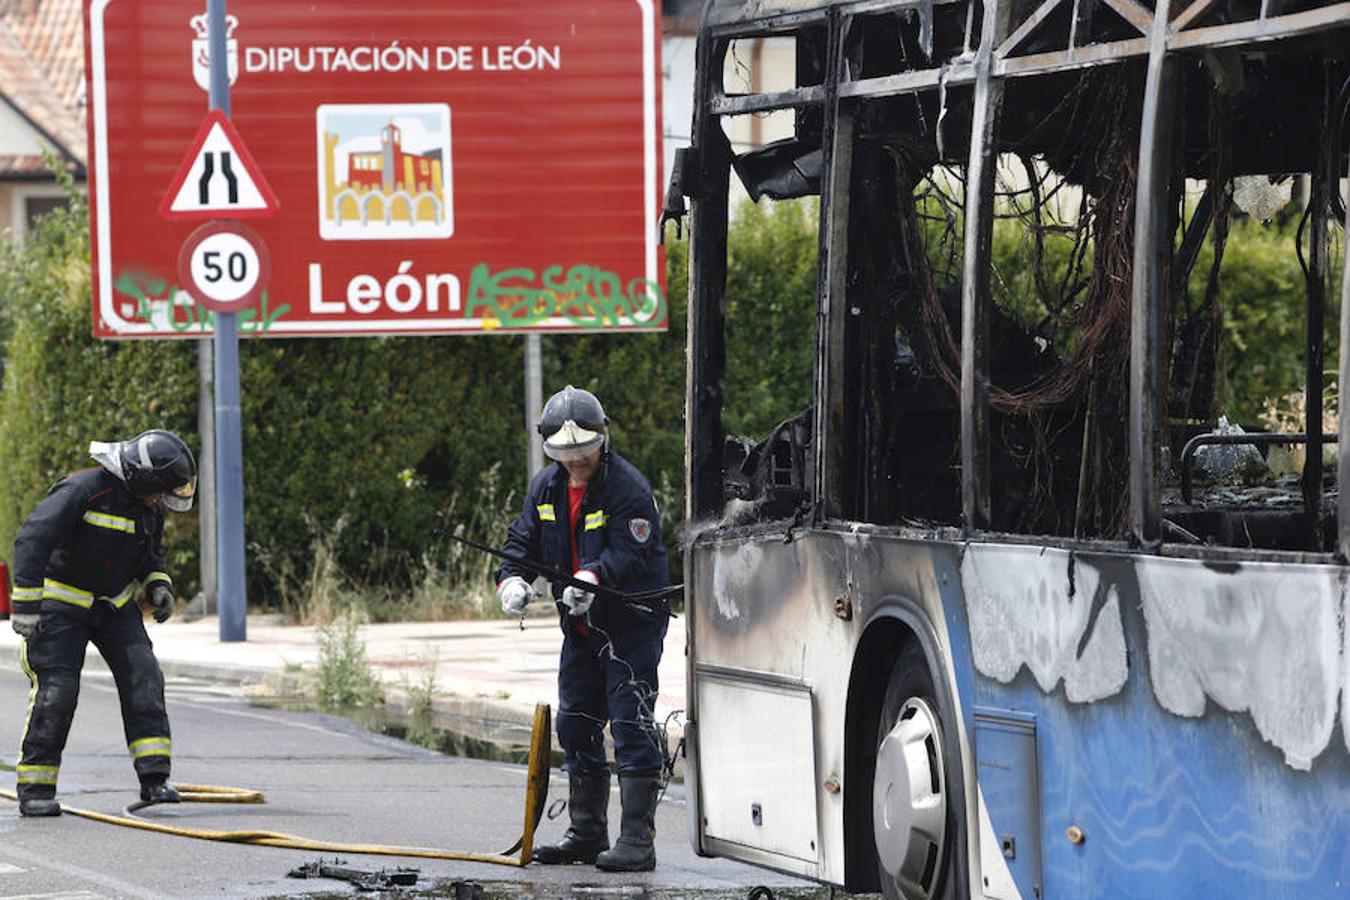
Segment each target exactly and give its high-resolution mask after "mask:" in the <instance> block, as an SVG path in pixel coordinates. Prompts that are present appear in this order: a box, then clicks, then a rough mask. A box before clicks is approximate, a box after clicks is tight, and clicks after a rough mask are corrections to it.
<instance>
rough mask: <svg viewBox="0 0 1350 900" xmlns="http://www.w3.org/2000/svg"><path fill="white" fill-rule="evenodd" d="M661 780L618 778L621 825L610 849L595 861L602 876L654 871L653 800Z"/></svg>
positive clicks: (654, 825)
mask: <svg viewBox="0 0 1350 900" xmlns="http://www.w3.org/2000/svg"><path fill="white" fill-rule="evenodd" d="M660 792H661V780H660V779H659V778H658V777H657V776H656V775H620V776H619V802H620V804H621V805H622V807H623V821H622V823H621V824H620V826H619V839H618V840H617V841H615V842H614V849H613V850H607V851H605V852H604V853H601V854H600V855H599V856H598V857H596V859H595V865H596V868H598V869H603V870H604V871H606V872H650V871H651V870H652V869H655V868H656V847H655V845H654V841H655V840H656V798H657V795H658V794H659V793H660Z"/></svg>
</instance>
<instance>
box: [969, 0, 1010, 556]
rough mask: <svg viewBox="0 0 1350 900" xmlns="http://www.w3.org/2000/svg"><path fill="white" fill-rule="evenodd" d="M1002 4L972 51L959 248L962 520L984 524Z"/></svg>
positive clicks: (987, 11) (989, 11)
mask: <svg viewBox="0 0 1350 900" xmlns="http://www.w3.org/2000/svg"><path fill="white" fill-rule="evenodd" d="M1008 7H1009V4H1008V3H1004V2H996V3H993V4H989V5H986V6H985V8H984V19H983V21H982V23H981V36H980V49H979V52H978V55H977V56H976V57H975V72H976V80H975V110H974V114H973V118H972V120H971V126H970V163H969V169H968V174H967V177H966V204H965V205H966V225H965V229H966V230H965V250H964V253H963V258H962V268H963V271H962V279H961V281H962V285H961V520H962V523H963V524H964V525H965V527H966V528H971V529H987V528H989V527H990V523H991V521H992V518H991V517H992V509H991V506H990V485H989V315H990V313H989V309H990V306H991V305H992V303H993V300H992V298H991V296H990V293H989V268H990V265H989V264H990V261H991V258H992V256H993V234H994V166H995V163H996V162H997V160H998V154H997V147H996V145H995V137H996V135H997V131H998V117H999V107H1000V106H1001V104H1002V100H1003V83H1002V81H1001V80H999V79H997V78H995V77H994V73H993V61H994V48H995V47H996V46H997V45H998V44H999V42H1000V41H1001V40H1002V38H1003V35H1004V33H1005V32H1006V31H1007V27H1008V15H1009V13H1008Z"/></svg>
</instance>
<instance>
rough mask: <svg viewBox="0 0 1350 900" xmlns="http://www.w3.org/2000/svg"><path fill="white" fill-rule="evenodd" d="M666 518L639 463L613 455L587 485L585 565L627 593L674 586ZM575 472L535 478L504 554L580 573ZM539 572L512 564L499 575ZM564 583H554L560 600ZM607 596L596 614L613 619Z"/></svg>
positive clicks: (554, 470) (549, 470) (557, 470)
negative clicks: (575, 566)
mask: <svg viewBox="0 0 1350 900" xmlns="http://www.w3.org/2000/svg"><path fill="white" fill-rule="evenodd" d="M660 519H661V517H660V515H659V513H658V511H657V508H656V500H655V499H654V498H653V497H652V489H651V486H650V485H649V484H648V483H647V479H646V478H644V477H643V476H642V473H641V472H639V471H638V470H637V469H636V468H635V467H634V466H633V464H632V463H630V462H628V460H626V459H624V458H623V457H622V456H620V455H619V454H617V453H615V452H613V451H612V450H611V451H608V452H606V453H605V456H604V459H603V460H601V463H600V468H599V469H597V470H596V472H595V474H594V475H592V476H591V480H590V482H589V483H588V484H587V485H586V496H585V497H584V498H583V499H582V501H581V513H580V515H578V516H577V524H576V535H575V536H576V543H577V560H578V561H579V564H580V565H579V568H582V569H586V570H588V571H590V572H593V573H595V576H596V577H597V578H598V579H599V580H600V583H601V584H602V585H604V586H605V587H611V588H614V589H616V590H620V591H628V592H634V591H648V590H656V589H658V588H663V587H666V586H667V585H669V584H670V580H669V565H668V563H667V560H666V548H665V546H664V545H663V544H662V543H661V520H660ZM567 529H568V515H567V470H566V469H564V468H563V467H562V466H561V465H557V464H555V465H551V466H546V467H545V468H544V469H542V470H541V471H540V472H539V473H538V474H536V475H535V476H534V478H533V479H532V480H531V481H530V490H529V493H528V494H527V495H526V497H525V508H524V509H523V510H521V513H520V516H518V517H517V518H516V520H515V521H514V522H512V523H511V526H510V528H509V529H508V530H507V536H506V543H505V545H504V546H503V548H502V549H504V550H505V551H507V552H508V553H512V554H515V555H516V556H523V557H525V558H526V559H530V560H533V561H535V562H539V563H542V564H543V565H546V566H551V567H552V568H554V569H558V570H561V571H564V572H567V573H568V574H569V575H570V574H571V573H572V545H571V536H570V535H569V534H568V530H567ZM511 575H519V576H521V577H522V578H524V579H525V580H526V581H531V580H533V578H534V575H533V573H531V572H529V571H527V570H525V569H523V568H521V567H519V566H516V565H514V564H512V563H510V562H507V563H504V564H503V565H502V566H501V568H499V569H498V570H497V580H498V581H499V582H500V581H501V580H502V579H504V578H507V577H509V576H511ZM563 587H564V585H561V584H555V585H553V598H554V599H555V600H557V599H559V598H561V597H562V592H563ZM606 605H607V604H606V601H605V598H603V597H601V598H597V600H596V603H595V606H593V607H592V608H591V614H592V615H593V616H596V615H599V616H600V617H602V618H604V617H606V616H605V614H604V611H603V609H602V608H603V607H605V606H606Z"/></svg>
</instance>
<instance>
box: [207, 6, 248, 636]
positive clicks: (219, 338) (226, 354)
mask: <svg viewBox="0 0 1350 900" xmlns="http://www.w3.org/2000/svg"><path fill="white" fill-rule="evenodd" d="M206 16H207V24H208V29H209V40H210V42H211V48H210V52H211V90H210V101H209V102H210V108H211V109H212V110H219V111H220V112H221V113H222V114H223V115H224V116H225V118H226V120H228V119H229V116H230V76H229V70H228V68H227V64H228V57H227V56H226V41H225V25H226V20H225V0H206ZM214 350H215V361H216V558H217V560H218V565H219V567H220V568H219V571H220V575H219V591H220V604H219V606H220V640H221V642H222V643H223V642H227V641H244V640H247V639H248V630H247V614H248V583H247V581H246V579H245V577H244V446H243V432H242V425H241V422H240V405H239V330H238V323H237V321H236V318H235V313H232V312H224V313H217V314H216V327H215V344H214Z"/></svg>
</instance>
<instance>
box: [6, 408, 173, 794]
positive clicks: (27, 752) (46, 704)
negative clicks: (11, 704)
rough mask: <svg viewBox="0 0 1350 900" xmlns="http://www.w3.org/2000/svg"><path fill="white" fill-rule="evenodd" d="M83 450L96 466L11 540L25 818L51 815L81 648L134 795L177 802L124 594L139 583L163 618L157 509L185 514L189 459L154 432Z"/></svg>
mask: <svg viewBox="0 0 1350 900" xmlns="http://www.w3.org/2000/svg"><path fill="white" fill-rule="evenodd" d="M89 453H90V455H91V456H93V457H94V459H96V460H97V461H98V462H99V467H95V468H89V469H81V470H80V471H78V472H73V473H72V474H70V475H68V476H66V477H65V478H63V479H62V480H61V481H59V482H57V484H56V486H55V487H53V488H52V489H51V490H50V491H49V492H48V493H47V496H46V497H44V498H43V499H42V500H41V502H39V503H38V505H37V506H36V507H35V508H34V509H33V511H32V512H31V513H30V514H29V516H28V518H27V519H26V520H25V521H24V523H23V525H22V526H21V527H20V528H19V534H18V537H17V538H16V539H15V541H14V583H15V588H14V596H13V614H12V616H11V618H10V621H11V623H12V624H13V626H14V630H15V631H16V632H18V633H19V634H20V635H21V636H22V637H23V638H24V642H23V645H22V647H21V649H20V656H19V659H20V663H21V664H22V665H23V669H24V671H25V672H26V673H27V674H28V679H29V681H31V682H32V690H31V691H30V693H29V695H28V719H27V722H26V723H25V725H24V731H23V738H22V743H21V746H20V759H19V764H18V766H17V769H16V774H17V781H18V794H19V812H20V814H22V815H25V816H59V815H60V814H61V804H60V803H59V802H57V800H56V777H57V773H58V771H59V770H60V766H61V751H62V750H63V749H64V748H65V745H66V736H67V735H68V734H69V733H70V723H71V720H72V718H73V717H74V715H75V701H76V698H77V696H78V694H79V689H80V668H81V666H82V665H83V664H84V652H85V647H86V645H88V643H89V642H90V641H93V643H94V646H95V647H97V648H98V651H99V653H100V654H101V655H102V656H103V659H104V660H105V661H106V662H107V664H108V668H109V669H110V670H111V671H112V674H113V680H114V681H115V682H116V684H117V694H118V696H119V698H120V699H121V703H122V726H123V730H124V731H125V733H126V739H127V749H128V751H129V752H130V753H131V759H132V764H133V765H134V766H135V769H136V775H137V777H138V778H139V779H140V783H141V799H142V800H144V801H147V802H149V803H177V802H178V800H179V796H178V792H177V791H176V790H174V788H173V787H172V786H171V785H170V784H169V783H168V779H169V754H170V750H171V748H172V742H171V740H170V737H169V719H168V715H167V713H166V712H165V709H164V676H163V674H162V673H161V672H160V669H159V662H158V661H157V660H156V659H155V654H154V650H153V649H152V647H151V644H150V638H149V637H148V636H147V635H146V633H145V625H144V623H143V622H142V620H141V610H140V607H139V606H137V604H136V603H135V602H133V599H132V598H133V595H134V594H135V592H136V588H137V585H138V584H139V585H141V586H143V587H144V590H145V596H146V601H147V603H148V605H149V606H150V609H151V612H152V613H153V614H154V617H155V621H156V622H163V621H165V620H166V619H168V618H169V616H170V614H171V613H172V612H173V607H174V596H173V582H172V581H171V580H170V578H169V576H168V574H167V573H166V572H165V566H164V548H163V543H162V542H163V534H164V508H165V507H166V506H167V507H168V508H169V509H173V510H178V511H180V512H185V511H187V510H188V509H190V508H191V507H192V498H193V495H194V493H195V492H196V488H197V461H196V460H195V459H194V458H193V456H192V451H191V450H190V449H188V446H187V444H185V443H183V441H182V439H180V438H179V437H178V436H177V435H175V434H172V433H171V432H168V431H159V430H155V431H146V432H144V433H142V434H139V435H137V436H136V437H135V438H133V439H131V440H129V441H115V442H103V441H94V442H92V443H91V444H90V445H89Z"/></svg>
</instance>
